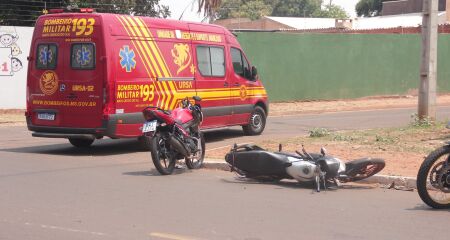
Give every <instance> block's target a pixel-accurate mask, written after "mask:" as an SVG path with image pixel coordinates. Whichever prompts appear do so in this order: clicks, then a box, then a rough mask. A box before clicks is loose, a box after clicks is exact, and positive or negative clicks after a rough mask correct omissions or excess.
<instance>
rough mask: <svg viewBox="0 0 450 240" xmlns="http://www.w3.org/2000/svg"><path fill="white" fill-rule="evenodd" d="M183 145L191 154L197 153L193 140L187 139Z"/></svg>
mask: <svg viewBox="0 0 450 240" xmlns="http://www.w3.org/2000/svg"><path fill="white" fill-rule="evenodd" d="M184 144H186V146H187V147H188V149H189V151H190V152H191V153H194V152H195V151H197V144H196V143H195V141H194V139H192V138H190V137H187V138H185V139H184Z"/></svg>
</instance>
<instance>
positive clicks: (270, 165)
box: [225, 150, 291, 175]
mask: <svg viewBox="0 0 450 240" xmlns="http://www.w3.org/2000/svg"><path fill="white" fill-rule="evenodd" d="M225 160H226V161H227V162H228V163H230V164H231V165H233V166H234V167H236V168H238V169H240V170H243V171H245V172H247V173H252V174H257V175H280V174H281V175H283V174H285V172H286V170H285V169H286V167H289V166H290V165H291V163H290V161H289V160H288V157H287V156H286V155H282V154H276V153H272V152H268V151H263V150H253V151H237V152H230V153H228V154H227V155H226V157H225Z"/></svg>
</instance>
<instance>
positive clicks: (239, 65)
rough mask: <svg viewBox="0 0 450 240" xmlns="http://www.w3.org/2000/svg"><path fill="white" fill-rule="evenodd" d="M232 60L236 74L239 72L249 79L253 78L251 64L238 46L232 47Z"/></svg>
mask: <svg viewBox="0 0 450 240" xmlns="http://www.w3.org/2000/svg"><path fill="white" fill-rule="evenodd" d="M231 61H232V62H233V68H234V72H235V73H236V74H239V75H241V76H242V77H245V78H247V79H251V78H252V71H251V69H250V64H248V62H247V59H245V57H244V55H243V54H242V52H241V50H239V49H237V48H231Z"/></svg>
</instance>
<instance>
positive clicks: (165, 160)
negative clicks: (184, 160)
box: [150, 134, 176, 175]
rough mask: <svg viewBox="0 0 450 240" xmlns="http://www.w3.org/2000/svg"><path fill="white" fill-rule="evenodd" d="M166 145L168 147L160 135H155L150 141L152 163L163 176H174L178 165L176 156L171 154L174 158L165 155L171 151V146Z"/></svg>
mask: <svg viewBox="0 0 450 240" xmlns="http://www.w3.org/2000/svg"><path fill="white" fill-rule="evenodd" d="M166 145H168V143H166V142H165V141H164V139H162V138H161V136H160V135H159V134H155V135H154V136H153V137H152V139H151V140H150V152H151V156H152V161H153V164H154V165H155V167H156V170H158V172H159V173H160V174H161V175H170V174H172V172H173V170H174V168H175V163H176V158H175V156H174V155H175V154H170V155H172V156H167V155H166V153H164V152H168V151H170V149H168V148H170V146H166ZM162 149H166V150H168V151H162Z"/></svg>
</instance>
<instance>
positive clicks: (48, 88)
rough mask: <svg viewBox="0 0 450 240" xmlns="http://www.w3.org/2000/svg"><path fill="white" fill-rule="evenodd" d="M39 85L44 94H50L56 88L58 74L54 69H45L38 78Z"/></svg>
mask: <svg viewBox="0 0 450 240" xmlns="http://www.w3.org/2000/svg"><path fill="white" fill-rule="evenodd" d="M39 87H40V88H41V91H42V92H43V93H44V94H45V95H52V94H53V93H55V92H56V90H58V75H56V73H55V72H54V71H45V72H44V73H43V74H42V75H41V78H40V79H39Z"/></svg>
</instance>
